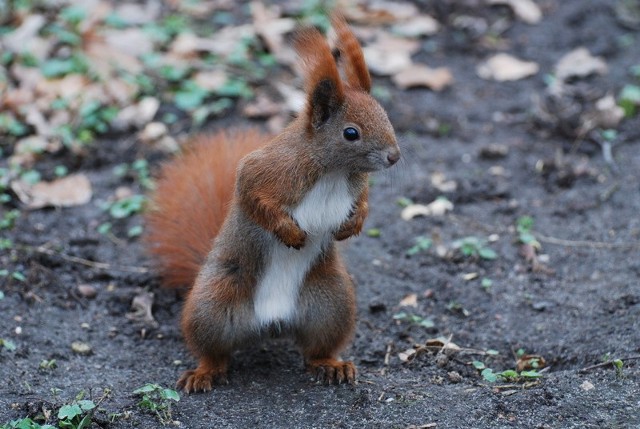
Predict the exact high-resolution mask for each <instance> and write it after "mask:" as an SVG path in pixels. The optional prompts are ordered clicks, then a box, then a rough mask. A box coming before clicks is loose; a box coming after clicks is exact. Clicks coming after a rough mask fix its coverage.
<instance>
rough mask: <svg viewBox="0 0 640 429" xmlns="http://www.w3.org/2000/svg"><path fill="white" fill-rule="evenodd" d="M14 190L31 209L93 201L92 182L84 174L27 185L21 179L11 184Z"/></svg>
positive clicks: (77, 204)
mask: <svg viewBox="0 0 640 429" xmlns="http://www.w3.org/2000/svg"><path fill="white" fill-rule="evenodd" d="M11 188H12V190H13V191H14V192H15V193H16V195H18V198H19V199H20V201H22V202H23V203H24V204H26V206H27V207H28V208H30V209H39V208H42V207H46V206H53V207H72V206H79V205H83V204H86V203H88V202H89V201H91V196H92V189H91V182H89V179H88V178H87V176H85V175H84V174H72V175H70V176H67V177H63V178H62V179H57V180H54V181H52V182H38V183H36V184H35V185H32V186H30V185H27V184H25V183H24V182H21V181H14V182H12V184H11Z"/></svg>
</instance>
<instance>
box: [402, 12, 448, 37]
mask: <svg viewBox="0 0 640 429" xmlns="http://www.w3.org/2000/svg"><path fill="white" fill-rule="evenodd" d="M438 30H440V23H439V22H438V21H437V20H435V19H434V18H432V17H431V16H429V15H417V16H412V17H410V18H409V19H407V20H405V21H402V22H399V23H397V24H395V25H394V26H393V27H391V31H393V32H394V33H395V34H397V35H399V36H404V37H422V36H431V35H434V34H436V33H437V32H438Z"/></svg>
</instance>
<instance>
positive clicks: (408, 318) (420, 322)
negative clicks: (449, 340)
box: [393, 311, 436, 328]
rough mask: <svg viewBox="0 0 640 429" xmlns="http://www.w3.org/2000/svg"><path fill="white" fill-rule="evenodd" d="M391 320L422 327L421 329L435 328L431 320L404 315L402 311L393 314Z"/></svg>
mask: <svg viewBox="0 0 640 429" xmlns="http://www.w3.org/2000/svg"><path fill="white" fill-rule="evenodd" d="M393 320H398V321H401V322H409V323H412V324H414V325H418V326H422V327H423V328H433V327H435V326H436V325H435V323H433V320H431V319H427V318H424V317H422V316H417V315H415V314H410V313H406V312H404V311H401V312H400V313H396V314H394V315H393Z"/></svg>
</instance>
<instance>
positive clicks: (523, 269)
mask: <svg viewBox="0 0 640 429" xmlns="http://www.w3.org/2000/svg"><path fill="white" fill-rule="evenodd" d="M613 3H616V5H617V4H618V3H623V2H622V1H620V2H611V1H608V0H600V1H595V0H594V1H580V2H577V1H573V2H562V1H543V2H540V4H541V5H542V6H544V7H543V12H544V18H543V20H542V21H541V22H540V23H538V24H536V25H529V24H526V23H523V22H520V21H518V20H515V19H514V18H513V16H512V15H511V13H510V12H509V11H508V10H506V9H504V8H500V7H498V8H497V7H493V8H488V7H486V6H483V7H482V8H480V9H477V10H475V9H474V7H475V6H474V2H470V1H469V2H459V3H454V2H445V1H440V2H434V5H431V6H429V7H426V9H425V11H426V12H429V13H432V14H433V16H434V17H436V18H437V19H438V20H439V21H440V22H441V24H443V29H442V30H441V31H440V32H439V33H438V34H437V35H435V36H433V38H432V39H430V42H429V43H426V42H425V43H423V44H422V45H421V49H420V51H419V52H418V53H417V54H415V57H416V58H419V59H421V60H423V61H425V62H427V63H429V64H430V65H431V66H446V67H448V68H449V69H450V70H451V71H452V73H453V76H454V79H455V81H454V82H453V84H452V85H451V86H450V87H449V88H447V89H445V90H443V91H441V92H433V91H431V90H428V89H409V90H399V89H397V88H395V87H394V86H393V85H392V84H391V83H390V82H389V80H388V79H385V78H377V79H376V81H375V83H376V85H378V86H380V87H382V88H385V90H386V91H385V93H386V95H387V96H386V97H385V98H384V100H382V103H383V105H384V107H385V108H386V109H387V111H388V112H389V116H390V119H391V121H392V123H393V124H394V126H395V127H396V130H397V133H398V139H399V141H400V145H401V148H402V151H403V160H402V162H401V163H400V164H399V165H397V166H395V167H394V168H393V169H391V170H389V171H385V172H382V173H378V174H376V175H374V176H373V178H372V186H371V197H370V216H369V218H368V220H367V223H366V226H365V231H366V232H365V233H364V234H362V235H361V236H359V237H357V238H354V239H351V240H350V241H349V242H347V243H346V244H345V245H344V246H343V253H344V255H345V258H346V261H347V265H348V267H349V271H350V272H351V274H352V275H353V277H354V279H355V281H356V283H357V288H358V289H357V290H358V292H357V295H358V312H359V316H358V324H357V331H356V335H355V338H354V341H353V343H352V345H351V346H350V347H349V348H348V349H347V350H346V351H345V353H344V354H343V357H344V358H345V359H350V360H353V361H354V363H355V364H356V365H357V367H358V370H359V383H358V384H357V385H355V386H323V385H318V384H316V383H315V382H314V381H313V380H312V379H311V378H310V376H309V375H308V374H306V373H305V371H304V368H303V365H302V362H301V358H300V356H299V354H298V353H297V351H296V350H295V348H294V347H293V346H292V345H291V344H290V343H289V342H288V341H287V340H285V339H275V340H265V341H264V342H263V343H262V344H259V345H256V346H254V347H251V348H248V349H246V350H241V351H239V352H237V353H236V355H235V356H234V360H233V363H232V365H231V369H230V374H229V376H230V384H229V385H227V386H224V387H219V388H216V389H215V390H214V391H212V392H210V393H203V394H193V395H188V396H187V395H182V397H181V400H180V401H179V402H176V403H174V404H173V405H172V408H171V415H170V418H169V419H168V420H169V421H168V423H167V424H169V425H179V426H180V427H186V428H210V427H219V428H223V427H229V428H233V427H274V428H276V427H282V428H329V427H340V428H362V427H371V428H374V427H397V428H407V427H411V426H413V427H437V428H471V427H473V428H502V427H504V428H512V427H513V428H572V427H576V428H578V427H579V428H637V427H640V411H639V410H640V366H639V365H638V362H639V360H638V359H639V356H640V284H639V282H638V279H639V277H640V258H639V256H640V253H639V250H640V217H639V216H638V213H639V212H640V189H639V183H640V168H639V166H640V151H638V141H639V138H640V132H639V131H638V130H640V122H639V120H638V116H637V115H636V116H635V117H631V118H627V119H625V120H623V121H622V122H621V123H620V124H619V125H617V126H616V128H617V134H616V135H615V137H614V139H613V150H612V156H611V157H609V156H608V155H607V153H606V150H602V149H601V145H602V146H603V147H606V142H605V143H603V141H602V140H598V139H597V138H580V136H577V135H576V134H573V135H572V134H571V130H569V132H567V130H566V127H563V126H562V125H563V124H558V123H549V122H545V121H544V120H542V119H540V115H539V114H537V113H536V104H535V100H536V98H538V99H543V100H544V99H545V97H547V95H546V94H548V85H549V82H548V80H547V78H548V76H549V75H550V74H551V73H552V72H553V70H554V69H553V67H554V65H555V64H556V63H557V61H558V60H559V59H560V57H562V56H563V55H564V54H566V53H567V52H569V51H570V50H572V49H574V48H576V47H580V46H585V47H586V48H587V49H589V51H590V52H591V54H592V55H594V56H601V57H602V58H603V59H604V60H605V61H606V64H607V66H608V72H607V73H606V74H602V75H598V76H588V77H586V78H584V79H580V80H579V82H577V83H575V85H577V86H579V85H583V86H587V87H589V88H596V89H597V90H599V91H601V92H602V93H603V94H605V93H607V92H609V93H611V94H614V95H617V94H618V93H619V92H620V90H621V88H622V87H623V86H624V85H625V84H627V83H633V82H634V79H636V80H635V83H636V84H637V83H638V81H637V77H636V78H634V76H633V74H632V73H631V72H630V68H631V67H632V66H634V65H637V64H638V63H640V40H639V38H638V32H637V30H634V29H632V28H631V29H630V28H628V27H625V26H623V25H621V21H620V19H619V16H618V15H616V13H615V11H614V7H613V6H612V4H613ZM628 3H633V2H628ZM465 8H466V9H465ZM453 16H458V17H460V16H475V17H481V18H483V19H486V22H489V23H494V22H496V21H497V20H499V19H508V21H509V25H508V26H507V27H506V28H505V29H504V33H503V34H500V35H499V36H496V37H499V38H501V39H502V40H503V41H505V43H506V45H505V46H504V47H503V49H504V50H506V51H507V52H509V53H511V54H513V55H517V56H519V57H524V58H527V59H528V60H530V61H535V62H537V63H538V64H539V66H540V72H539V73H537V74H536V75H534V76H531V77H529V78H526V79H521V80H516V81H512V82H497V81H491V80H483V79H481V78H479V77H478V76H477V73H476V66H477V64H478V63H480V62H481V60H484V59H485V58H486V57H487V56H488V54H489V53H491V51H490V50H489V48H487V46H486V45H485V42H486V39H483V40H480V39H476V38H474V37H475V36H474V34H473V29H472V30H470V31H469V32H461V31H457V30H455V29H454V28H453V26H452V25H451V24H450V23H451V19H450V17H453ZM505 17H506V18H505ZM447 23H449V24H447ZM578 89H583V88H582V87H579V88H578ZM575 98H576V100H578V101H576V100H573V101H570V102H575V103H583V104H585V105H586V103H587V102H588V101H589V100H587V99H586V98H585V97H582V98H580V97H579V96H576V97H575ZM585 100H586V101H585ZM591 101H592V100H591ZM234 115H235V116H234ZM560 122H561V121H560ZM247 124H248V122H247V121H246V120H244V119H243V118H242V117H241V116H240V115H238V114H233V113H232V114H231V116H229V117H227V118H226V119H224V120H219V121H217V120H212V121H211V122H210V123H208V124H207V127H208V128H211V129H216V128H219V127H221V126H229V125H234V126H246V125H247ZM253 124H254V125H255V124H256V123H255V122H254V123H253ZM258 125H259V123H258ZM595 132H599V130H596V131H595ZM494 145H499V146H498V147H497V148H496V147H495V146H494ZM145 151H146V149H144V148H142V147H141V145H140V144H139V143H137V142H133V143H132V139H131V136H128V135H115V136H113V137H108V136H107V137H103V138H102V139H101V140H100V141H99V144H96V145H95V147H94V150H92V151H90V152H88V153H87V154H85V155H83V156H81V157H79V156H77V155H73V154H70V153H68V154H63V155H61V157H60V158H58V159H55V160H52V161H51V162H50V163H49V164H47V161H46V160H45V161H43V167H42V168H43V169H45V170H46V168H47V167H48V168H53V166H54V165H56V164H59V163H61V162H62V163H67V165H68V166H69V168H70V169H71V170H73V171H77V172H82V173H84V174H85V175H86V176H87V177H88V178H89V179H90V182H91V184H92V185H93V199H92V201H91V203H89V204H86V205H82V206H78V207H72V208H58V209H39V210H24V209H21V214H20V216H19V218H18V219H17V220H16V225H15V227H14V228H13V229H10V230H3V231H2V234H3V237H7V238H10V239H11V240H12V241H13V243H15V246H14V247H13V248H11V249H7V250H3V251H2V252H3V253H2V254H1V256H0V261H1V264H2V266H3V267H5V268H6V269H7V270H8V271H9V272H20V273H23V274H24V276H25V279H24V281H22V280H20V279H16V278H12V277H11V276H6V277H4V278H3V279H2V280H0V281H1V282H2V283H1V285H2V289H1V290H2V291H3V292H4V297H3V298H2V299H0V313H1V314H2V326H1V327H0V338H3V339H5V340H9V341H10V342H11V343H12V344H14V345H15V346H16V347H15V350H9V348H13V347H9V348H7V347H5V348H4V349H1V350H0V378H1V379H2V380H3V382H2V383H0V424H1V423H5V422H8V421H10V420H15V419H18V418H23V417H27V416H29V417H31V418H34V419H35V418H36V416H38V415H42V414H43V413H44V412H45V410H48V411H51V412H52V415H50V416H49V420H48V422H49V423H51V422H55V421H56V419H55V415H56V412H57V410H58V409H59V408H60V407H61V406H62V405H63V404H70V403H71V402H72V401H73V400H74V398H75V397H76V395H77V394H78V393H79V392H83V391H84V392H85V399H87V398H91V399H92V400H93V401H94V402H98V400H99V399H100V398H101V397H102V396H103V394H104V392H105V391H106V390H108V391H109V393H108V395H107V396H106V397H105V398H104V400H103V401H102V402H101V403H100V404H99V407H98V408H99V409H98V411H97V412H96V413H95V414H94V415H93V422H94V423H93V426H92V427H104V428H129V427H159V426H160V424H161V423H160V421H159V418H158V417H157V416H156V415H155V414H153V413H152V412H149V411H147V410H144V409H142V408H141V407H140V406H139V405H138V402H139V401H140V396H139V395H134V394H133V391H134V390H135V389H137V388H139V387H141V386H143V385H145V384H146V383H157V384H159V385H161V386H164V387H172V386H174V383H175V381H176V380H177V378H178V377H179V375H180V373H181V372H182V371H183V370H185V369H187V368H190V367H192V366H193V365H194V359H193V357H192V356H191V355H190V354H189V353H188V351H187V349H186V347H185V344H184V342H183V340H182V338H181V334H180V331H179V327H178V320H179V315H180V307H181V303H182V299H181V298H180V296H179V295H178V294H176V293H175V292H173V291H167V290H163V289H160V288H159V287H158V286H159V279H158V277H157V275H156V274H155V273H154V272H153V271H152V270H150V271H146V272H145V270H144V268H148V267H150V262H149V260H148V258H147V257H146V256H145V253H144V250H143V247H142V244H141V242H140V241H139V239H137V238H127V234H126V231H127V230H128V229H129V228H130V227H132V226H135V225H139V224H141V222H142V218H141V216H140V215H139V214H136V215H134V216H131V217H128V218H126V219H125V220H123V221H121V223H118V224H116V225H115V226H114V229H113V230H112V232H111V233H110V234H100V233H99V232H98V231H97V227H98V226H99V225H100V224H101V223H103V222H104V221H105V220H108V215H107V214H106V213H105V212H104V210H103V209H102V208H101V204H100V203H101V202H104V201H106V200H107V199H108V198H109V197H110V196H111V195H112V194H113V193H114V190H115V189H116V188H117V187H119V186H123V185H126V186H132V187H134V188H135V187H137V186H139V184H138V183H134V182H133V181H132V179H131V177H121V176H115V175H114V174H113V168H114V167H115V166H117V165H119V164H121V163H130V162H132V161H133V160H134V159H136V158H137V157H139V156H141V155H145V154H147V153H148V152H145ZM159 158H161V156H158V155H157V154H156V155H155V156H153V157H151V160H150V163H151V171H152V172H154V171H155V168H156V167H157V165H158V162H159ZM436 173H440V174H441V175H442V176H443V177H444V179H443V180H444V182H445V185H444V186H443V184H442V183H440V182H442V181H440V182H438V180H434V177H435V178H436V179H437V174H436ZM434 174H436V176H434ZM448 182H450V183H448ZM447 183H448V185H449V187H447V186H446V184H447ZM454 184H455V186H453V185H454ZM440 196H444V197H446V199H447V200H448V201H450V202H451V203H452V204H453V209H452V210H451V211H449V212H447V213H445V214H443V215H441V216H421V217H415V218H413V219H410V220H403V219H402V218H401V212H402V210H403V207H402V204H399V201H400V203H402V202H405V204H406V201H407V199H409V200H411V201H412V202H414V203H419V204H428V203H431V202H432V201H434V200H435V199H436V198H437V197H440ZM18 207H20V206H18ZM525 216H529V217H530V218H531V219H532V220H533V227H532V229H530V233H531V234H532V235H533V238H534V239H535V240H536V241H537V242H538V243H539V244H540V248H539V249H537V250H536V249H535V246H531V245H529V246H524V245H523V244H522V243H521V240H520V238H521V235H520V232H519V231H517V229H516V226H517V225H518V222H519V220H520V222H522V219H523V217H525ZM419 237H423V240H422V241H421V242H422V243H423V244H425V245H424V247H425V249H418V248H415V249H414V250H415V252H413V251H412V252H409V253H412V254H407V251H408V250H409V249H411V248H412V247H413V246H415V245H416V239H417V238H419ZM468 237H474V238H476V239H479V240H480V243H479V244H477V245H475V247H474V245H473V244H472V245H471V250H470V252H471V253H473V250H479V249H486V248H489V249H492V250H493V251H494V252H495V255H491V254H489V255H487V256H488V257H489V258H491V257H492V256H495V258H493V259H485V258H482V257H479V256H478V255H464V254H463V253H462V250H464V249H466V248H462V249H460V248H456V245H455V243H456V241H457V240H461V239H464V238H468ZM427 239H429V240H430V244H431V245H430V247H429V248H426V247H428V246H427V244H428V243H429V241H428V240H427ZM524 241H527V240H524ZM527 256H528V258H527ZM74 258H75V259H74ZM78 258H80V259H78ZM87 261H98V262H101V263H104V264H106V265H104V266H100V265H96V264H93V263H90V262H87ZM79 285H89V286H91V287H92V288H93V289H94V290H95V292H97V294H96V296H95V297H90V294H86V293H81V292H79V289H78V286H79ZM143 292H151V293H153V295H154V301H153V307H152V310H153V318H154V319H155V323H154V322H152V321H150V320H146V321H145V319H144V318H141V317H134V316H131V313H132V301H133V300H134V298H135V297H137V296H140V295H141V294H142V293H143ZM87 295H89V297H88V296H87ZM402 304H405V305H402ZM421 322H422V324H421ZM438 337H443V338H444V342H445V344H447V343H448V344H449V346H448V348H447V347H445V349H444V350H443V349H441V348H439V347H438V346H437V345H436V346H432V347H431V348H427V349H424V348H423V349H421V351H420V352H418V353H416V354H415V355H412V357H413V358H412V359H408V358H407V354H402V353H403V352H406V351H407V350H409V349H412V348H413V347H414V345H423V346H424V345H425V343H426V342H427V340H432V339H435V338H438ZM76 341H80V342H83V343H86V344H88V345H89V346H90V347H91V351H90V352H89V353H88V354H83V353H77V352H74V351H73V350H72V347H71V344H72V343H73V342H76ZM450 343H454V344H455V345H457V346H459V347H460V348H461V350H457V351H456V350H451V347H452V346H451V344H450ZM429 344H433V343H429ZM487 350H489V354H487V353H486V351H487ZM493 351H496V352H497V354H495V352H493ZM522 351H524V352H525V353H526V354H530V355H536V356H539V357H542V358H543V359H544V361H545V362H546V367H545V368H544V369H542V368H533V370H534V371H536V372H535V373H534V375H535V374H537V375H538V376H539V377H535V378H526V377H523V376H522V374H521V375H520V376H519V377H518V378H517V379H512V380H511V379H509V380H507V379H505V378H503V377H498V379H497V380H496V381H494V382H491V381H489V380H487V379H486V378H485V377H483V376H482V375H481V371H480V370H479V369H477V368H476V366H474V365H473V363H472V362H474V361H477V362H476V365H477V366H479V365H480V364H479V362H482V363H483V364H484V365H485V366H486V367H487V368H491V369H492V370H493V372H494V373H498V372H501V371H504V370H510V369H514V368H515V366H516V361H517V360H518V356H519V355H521V354H522ZM408 355H411V353H408ZM618 359H619V360H621V361H622V366H621V368H618V369H616V366H615V365H614V364H613V362H614V361H616V360H618ZM51 360H55V365H51V368H46V366H47V365H46V362H47V361H48V362H50V361H51ZM538 360H539V358H538ZM43 361H45V364H41V363H42V362H43ZM605 361H608V362H609V363H610V364H604V365H601V366H599V367H596V368H589V367H591V366H594V365H597V364H601V363H604V362H605ZM486 374H487V373H486V372H485V375H486Z"/></svg>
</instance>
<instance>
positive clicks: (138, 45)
mask: <svg viewBox="0 0 640 429" xmlns="http://www.w3.org/2000/svg"><path fill="white" fill-rule="evenodd" d="M102 37H103V38H104V41H105V43H106V44H107V45H109V46H110V47H112V48H114V49H116V50H117V51H119V52H121V53H124V54H127V55H130V56H132V57H138V56H140V55H144V54H148V53H149V52H151V51H153V41H152V40H151V37H150V36H149V34H148V33H147V32H146V31H144V29H142V28H137V27H131V28H124V29H117V30H105V31H103V32H102Z"/></svg>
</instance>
